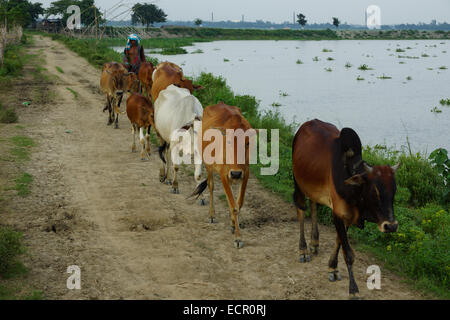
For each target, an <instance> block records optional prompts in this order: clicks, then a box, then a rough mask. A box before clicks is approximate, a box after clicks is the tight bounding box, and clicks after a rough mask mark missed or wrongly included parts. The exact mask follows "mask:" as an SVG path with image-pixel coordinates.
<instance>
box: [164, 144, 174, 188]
mask: <svg viewBox="0 0 450 320" xmlns="http://www.w3.org/2000/svg"><path fill="white" fill-rule="evenodd" d="M171 168H172V153H171V145H170V144H169V146H168V147H167V148H166V168H165V177H166V184H167V185H169V186H170V185H172V177H173V174H172V171H171V170H170V169H171Z"/></svg>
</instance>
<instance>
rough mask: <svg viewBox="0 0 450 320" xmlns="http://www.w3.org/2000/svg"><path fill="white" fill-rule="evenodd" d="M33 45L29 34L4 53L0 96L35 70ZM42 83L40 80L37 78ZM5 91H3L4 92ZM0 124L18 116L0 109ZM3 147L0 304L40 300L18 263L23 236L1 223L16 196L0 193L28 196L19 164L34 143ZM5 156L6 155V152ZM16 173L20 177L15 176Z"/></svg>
mask: <svg viewBox="0 0 450 320" xmlns="http://www.w3.org/2000/svg"><path fill="white" fill-rule="evenodd" d="M31 43H32V39H31V38H30V37H29V35H28V34H24V36H23V38H22V41H21V44H20V45H17V46H8V47H7V49H6V52H7V54H6V56H5V57H6V58H7V59H6V60H5V64H4V65H3V66H2V68H0V84H1V89H0V94H1V95H4V94H16V92H15V90H17V88H16V87H15V84H14V82H13V80H14V81H16V80H17V79H18V78H19V77H21V76H23V70H28V69H24V68H23V67H24V66H25V65H31V66H33V68H34V67H35V64H34V61H31V60H32V59H33V58H34V55H31V54H28V53H27V52H26V47H27V46H29V45H30V44H31ZM39 79H42V78H39ZM3 89H6V90H3ZM0 121H2V122H6V123H13V122H16V121H17V114H16V113H15V111H14V109H13V108H12V107H10V108H3V107H2V106H0ZM23 129H24V126H21V125H13V126H10V127H8V132H9V134H11V133H12V132H13V131H14V130H23ZM0 141H1V142H2V143H4V142H5V143H7V147H6V149H3V148H2V151H3V150H7V148H8V146H11V147H10V149H9V155H10V156H9V157H3V154H2V157H0V175H1V176H2V178H3V177H4V175H2V171H3V169H5V168H7V169H6V170H10V169H11V168H13V169H14V175H15V176H16V178H15V179H14V180H9V179H10V178H7V179H8V180H7V181H8V182H12V183H13V185H12V187H10V188H0V198H1V202H2V204H1V205H0V300H16V299H21V300H31V299H42V298H43V295H42V292H40V291H36V290H33V289H31V288H30V287H29V284H28V283H27V280H26V279H25V278H24V276H25V275H26V274H27V272H28V270H27V268H26V267H25V266H24V265H23V263H22V262H21V260H20V256H21V255H22V254H24V253H25V252H26V248H25V246H24V244H23V235H22V233H20V232H17V231H15V230H13V229H12V228H10V227H7V226H4V222H3V221H2V213H3V212H4V211H5V210H7V207H6V206H4V205H3V201H8V200H9V198H10V197H12V198H13V199H14V197H15V196H13V195H8V194H7V193H5V194H3V193H2V191H7V190H16V191H17V195H18V196H19V197H25V196H27V195H29V194H30V186H31V183H32V181H33V177H32V176H31V175H30V174H29V173H26V172H21V163H22V162H23V161H27V160H29V159H30V154H31V148H32V147H33V146H35V142H34V141H33V140H32V139H31V138H30V137H27V136H24V135H16V136H12V137H10V138H8V139H3V138H0ZM2 153H3V152H2ZM5 153H7V152H5ZM4 161H7V162H8V163H9V164H12V167H11V166H9V165H6V166H3V165H2V162H4ZM16 171H19V172H20V173H17V172H16Z"/></svg>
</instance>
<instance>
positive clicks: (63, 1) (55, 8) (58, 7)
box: [45, 0, 106, 26]
mask: <svg viewBox="0 0 450 320" xmlns="http://www.w3.org/2000/svg"><path fill="white" fill-rule="evenodd" d="M71 5H76V6H78V7H80V12H81V23H82V24H83V25H85V26H90V25H93V24H95V25H99V24H103V23H105V22H106V21H105V19H104V18H102V13H101V12H100V10H99V9H98V8H97V7H96V6H95V4H94V0H58V1H54V2H52V3H51V5H50V7H49V8H48V9H47V10H46V11H45V13H46V17H48V16H50V15H56V16H61V18H62V20H63V21H67V19H68V18H69V16H71V15H72V13H67V8H68V7H69V6H71ZM95 18H97V20H95Z"/></svg>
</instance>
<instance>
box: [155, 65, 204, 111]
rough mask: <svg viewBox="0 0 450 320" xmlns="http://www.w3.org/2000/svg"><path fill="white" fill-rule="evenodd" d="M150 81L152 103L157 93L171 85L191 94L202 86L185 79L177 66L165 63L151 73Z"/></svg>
mask: <svg viewBox="0 0 450 320" xmlns="http://www.w3.org/2000/svg"><path fill="white" fill-rule="evenodd" d="M152 79H153V84H152V89H151V91H152V99H153V102H155V101H156V99H157V98H158V96H159V93H160V92H161V91H162V90H165V89H166V88H167V87H168V86H170V85H171V84H174V85H176V86H177V87H180V88H185V89H188V90H189V91H190V92H191V94H192V93H193V92H194V90H199V89H202V88H203V87H202V86H199V85H195V84H193V83H192V80H189V79H186V78H185V77H184V75H183V70H182V69H181V68H180V67H179V66H178V65H176V64H175V63H172V62H167V61H166V62H161V63H160V64H158V66H157V67H156V69H155V71H154V72H153V76H152Z"/></svg>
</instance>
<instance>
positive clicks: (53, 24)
mask: <svg viewBox="0 0 450 320" xmlns="http://www.w3.org/2000/svg"><path fill="white" fill-rule="evenodd" d="M36 28H37V29H38V30H41V31H45V32H49V33H59V32H60V31H62V30H64V23H63V20H62V19H59V18H55V19H48V18H47V19H43V20H41V21H37V22H36Z"/></svg>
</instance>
